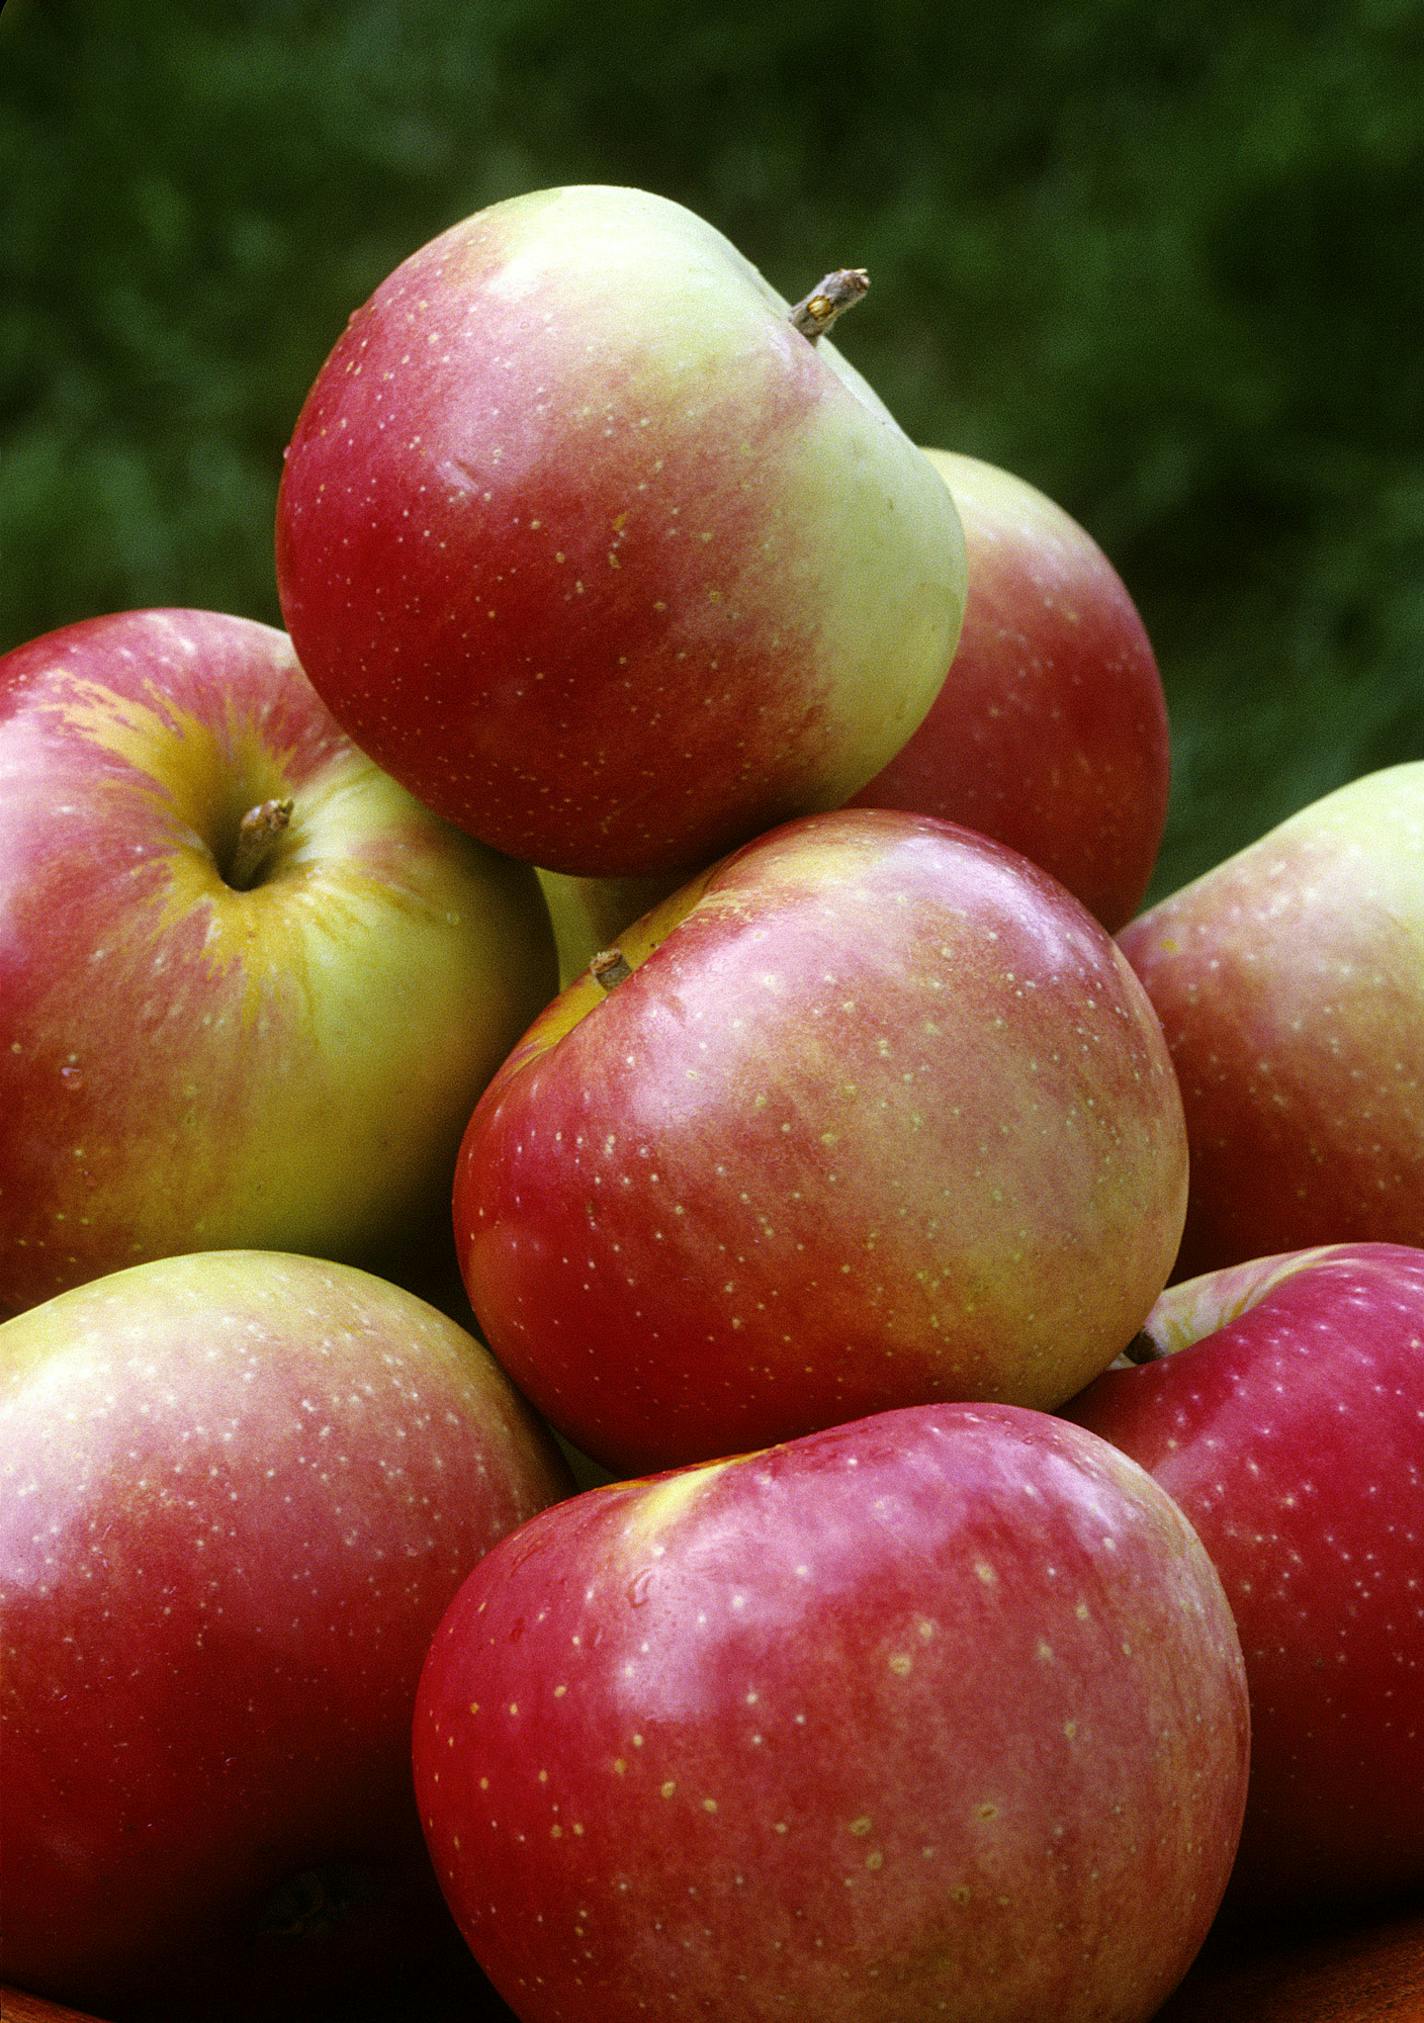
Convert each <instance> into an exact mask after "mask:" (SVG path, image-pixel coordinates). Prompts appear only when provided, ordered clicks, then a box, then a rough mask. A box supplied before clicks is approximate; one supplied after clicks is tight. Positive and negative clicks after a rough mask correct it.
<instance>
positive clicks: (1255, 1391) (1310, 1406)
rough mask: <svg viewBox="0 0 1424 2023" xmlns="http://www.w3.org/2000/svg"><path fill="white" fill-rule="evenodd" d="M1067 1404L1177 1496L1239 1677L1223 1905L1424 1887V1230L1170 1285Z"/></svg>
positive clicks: (1301, 1253) (1072, 1414)
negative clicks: (1248, 1739)
mask: <svg viewBox="0 0 1424 2023" xmlns="http://www.w3.org/2000/svg"><path fill="white" fill-rule="evenodd" d="M1145 1335H1146V1338H1147V1339H1146V1342H1145V1343H1144V1345H1143V1347H1142V1349H1139V1350H1138V1353H1148V1354H1150V1355H1151V1356H1152V1357H1153V1358H1154V1359H1153V1360H1148V1361H1146V1362H1144V1363H1143V1364H1142V1366H1141V1367H1138V1368H1131V1369H1121V1370H1119V1369H1113V1370H1109V1371H1108V1372H1107V1373H1106V1374H1105V1375H1104V1376H1102V1377H1100V1378H1099V1379H1098V1380H1097V1382H1096V1383H1094V1384H1092V1385H1090V1386H1089V1388H1088V1389H1087V1390H1086V1391H1084V1392H1083V1394H1082V1396H1081V1397H1080V1398H1077V1399H1075V1400H1074V1401H1073V1402H1072V1403H1071V1404H1070V1405H1069V1406H1067V1407H1066V1408H1065V1409H1066V1411H1067V1413H1068V1415H1069V1416H1070V1417H1071V1418H1073V1419H1075V1420H1076V1421H1077V1422H1078V1423H1079V1424H1081V1425H1084V1426H1089V1427H1091V1428H1092V1429H1093V1430H1094V1431H1095V1432H1097V1433H1100V1434H1102V1435H1103V1436H1104V1437H1105V1438H1107V1439H1109V1440H1111V1441H1112V1442H1113V1443H1114V1445H1116V1446H1118V1447H1121V1448H1122V1449H1123V1451H1124V1452H1125V1453H1127V1454H1130V1455H1132V1456H1133V1458H1134V1459H1135V1460H1137V1461H1140V1462H1141V1463H1142V1465H1143V1467H1144V1468H1147V1469H1149V1470H1150V1471H1151V1473H1152V1474H1153V1475H1154V1476H1155V1477H1156V1479H1157V1481H1158V1482H1160V1483H1161V1485H1162V1487H1163V1488H1164V1489H1165V1490H1167V1491H1168V1492H1169V1494H1170V1495H1172V1496H1173V1497H1174V1498H1175V1499H1176V1501H1177V1502H1178V1503H1179V1504H1180V1505H1181V1507H1182V1509H1183V1510H1184V1511H1185V1512H1186V1514H1187V1516H1188V1517H1189V1518H1190V1519H1191V1521H1192V1523H1193V1525H1194V1526H1195V1527H1196V1530H1197V1532H1198V1534H1199V1536H1200V1538H1201V1540H1202V1543H1203V1544H1204V1545H1205V1547H1206V1549H1207V1551H1208V1552H1209V1553H1210V1554H1211V1556H1212V1559H1213V1560H1214V1561H1215V1563H1216V1568H1217V1571H1218V1573H1219V1574H1220V1575H1221V1578H1222V1581H1223V1582H1224V1584H1225V1587H1226V1592H1227V1594H1228V1596H1229V1597H1230V1600H1231V1605H1232V1607H1233V1609H1234V1610H1235V1614H1236V1622H1237V1626H1238V1628H1239V1629H1240V1632H1241V1642H1242V1647H1243V1649H1244V1651H1245V1655H1246V1673H1247V1679H1248V1681H1249V1685H1250V1691H1251V1708H1252V1738H1253V1739H1252V1756H1251V1789H1250V1795H1249V1798H1248V1802H1247V1808H1246V1823H1245V1827H1244V1829H1243V1832H1242V1839H1241V1853H1240V1858H1239V1860H1238V1863H1237V1868H1236V1873H1235V1875H1234V1877H1233V1879H1232V1889H1231V1894H1232V1898H1233V1899H1234V1900H1235V1901H1237V1902H1238V1903H1239V1904H1246V1903H1250V1904H1252V1905H1259V1904H1262V1903H1266V1902H1271V1903H1274V1904H1276V1905H1282V1904H1288V1903H1294V1904H1299V1903H1301V1902H1303V1901H1306V1900H1309V1899H1312V1898H1315V1899H1325V1900H1329V1901H1330V1902H1332V1903H1333V1902H1336V1901H1338V1900H1341V1899H1348V1898H1350V1897H1354V1896H1359V1897H1371V1896H1372V1897H1385V1896H1389V1895H1391V1894H1393V1893H1407V1892H1412V1893H1413V1894H1414V1895H1416V1896H1418V1895H1420V1894H1424V1251H1421V1250H1414V1249H1410V1248H1406V1247H1405V1246H1402V1245H1395V1244H1369V1243H1362V1244H1334V1245H1329V1246H1326V1247H1324V1248H1320V1249H1314V1250H1305V1251H1299V1252H1295V1253H1293V1254H1290V1255H1287V1256H1285V1257H1269V1258H1262V1259H1257V1260H1255V1261H1253V1262H1252V1263H1250V1264H1247V1265H1238V1266H1235V1267H1232V1268H1228V1269H1225V1270H1221V1271H1215V1272H1208V1273H1207V1274H1206V1275H1205V1276H1204V1277H1201V1278H1197V1279H1192V1280H1190V1281H1189V1282H1187V1283H1186V1284H1183V1285H1176V1286H1173V1287H1172V1288H1171V1289H1170V1291H1168V1292H1166V1293H1164V1294H1163V1296H1162V1298H1161V1300H1160V1301H1159V1302H1158V1304H1157V1306H1156V1307H1155V1308H1154V1309H1153V1312H1152V1315H1151V1317H1150V1318H1149V1320H1148V1322H1147V1327H1146V1330H1145Z"/></svg>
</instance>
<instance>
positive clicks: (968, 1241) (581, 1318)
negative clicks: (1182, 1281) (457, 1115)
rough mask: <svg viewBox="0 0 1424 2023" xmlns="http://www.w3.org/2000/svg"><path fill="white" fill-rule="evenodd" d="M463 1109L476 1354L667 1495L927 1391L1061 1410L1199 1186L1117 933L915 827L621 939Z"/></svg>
mask: <svg viewBox="0 0 1424 2023" xmlns="http://www.w3.org/2000/svg"><path fill="white" fill-rule="evenodd" d="M620 946H621V948H622V950H623V953H624V954H625V956H627V957H628V958H629V960H630V962H631V963H632V966H633V967H632V974H631V975H630V976H629V977H627V978H626V980H625V981H623V982H622V983H619V984H618V985H617V986H616V987H615V988H614V989H613V990H612V991H611V992H610V993H608V994H607V995H605V994H604V993H603V992H602V991H601V990H600V988H599V986H598V984H597V983H596V982H594V981H592V980H591V979H588V978H585V979H583V980H581V981H580V982H579V983H577V984H575V985H574V986H573V987H572V988H571V989H570V990H569V991H568V992H567V993H565V995H564V996H563V997H562V998H560V999H558V1000H556V1001H555V1003H554V1004H553V1005H552V1006H551V1007H550V1008H549V1009H548V1011H546V1012H545V1013H544V1014H543V1015H542V1017H541V1018H540V1019H539V1020H538V1021H536V1023H535V1025H534V1026H533V1027H532V1028H531V1030H530V1032H529V1033H528V1034H527V1035H526V1037H525V1039H524V1040H523V1041H522V1042H521V1043H520V1045H519V1046H518V1047H516V1049H515V1050H514V1052H513V1054H512V1055H511V1056H510V1058H509V1059H508V1061H507V1062H506V1063H505V1065H504V1067H503V1068H502V1069H501V1070H500V1073H499V1075H498V1076H497V1077H496V1078H495V1080H494V1082H493V1083H492V1084H491V1086H490V1088H489V1090H488V1091H487V1092H486V1095H485V1097H484V1098H483V1099H482V1101H481V1103H480V1104H479V1106H478V1107H477V1108H476V1111H475V1114H474V1116H473V1118H472V1119H471V1123H470V1128H469V1130H468V1132H467V1134H466V1138H465V1144H464V1148H463V1150H462V1153H461V1158H460V1165H459V1169H458V1174H457V1180H456V1193H455V1230H456V1241H457V1245H458V1247H459V1249H460V1252H461V1258H462V1268H463V1269H464V1272H465V1277H466V1284H467V1286H468V1289H469V1291H470V1295H471V1300H472V1304H473V1305H474V1308H475V1311H476V1313H477V1314H478V1315H479V1316H480V1321H481V1325H482V1328H483V1329H484V1330H485V1331H486V1333H487V1337H488V1339H489V1340H490V1342H491V1344H492V1345H493V1346H494V1348H495V1351H496V1353H497V1354H498V1355H499V1356H500V1359H501V1361H502V1362H503V1363H504V1364H505V1367H506V1368H507V1369H509V1370H510V1372H511V1374H513V1375H514V1377H515V1380H516V1382H518V1383H519V1384H520V1385H521V1387H522V1388H524V1389H525V1391H526V1393H527V1394H528V1395H529V1396H531V1397H532V1398H533V1399H534V1400H535V1401H536V1403H538V1404H539V1406H540V1407H541V1409H543V1410H544V1411H545V1412H547V1413H548V1414H549V1416H550V1417H551V1418H552V1419H553V1421H554V1423H555V1424H556V1425H558V1426H559V1427H560V1429H561V1430H562V1431H564V1432H566V1433H567V1434H568V1435H569V1437H570V1438H571V1439H572V1440H573V1441H574V1442H575V1444H576V1445H578V1446H580V1447H582V1448H584V1449H585V1451H587V1452H590V1453H592V1454H595V1455H596V1456H598V1458H599V1459H601V1460H605V1461H608V1462H609V1463H610V1464H612V1465H615V1466H621V1467H648V1466H667V1465H671V1464H675V1463H678V1462H681V1461H687V1460H695V1459H699V1458H702V1457H705V1456H706V1455H708V1454H715V1453H719V1452H727V1451H728V1450H730V1449H733V1448H736V1447H744V1446H748V1445H754V1444H756V1443H758V1442H762V1441H765V1440H769V1439H775V1438H784V1437H787V1436H789V1435H792V1434H795V1433H798V1432H805V1431H809V1430H811V1428H812V1427H813V1426H814V1425H816V1424H821V1425H826V1424H831V1423H834V1422H836V1421H837V1420H842V1419H845V1418H848V1417H854V1416H858V1415H860V1414H862V1413H865V1412H869V1411H874V1410H878V1409H883V1408H885V1407H889V1406H893V1405H898V1404H905V1403H919V1402H922V1401H924V1400H926V1399H928V1398H932V1397H936V1396H947V1395H948V1396H960V1397H963V1396H966V1395H974V1396H997V1397H1007V1398H1010V1399H1011V1400H1012V1401H1014V1402H1018V1403H1032V1404H1040V1405H1052V1404H1055V1403H1058V1402H1060V1401H1061V1399H1062V1398H1064V1397H1066V1396H1069V1395H1071V1393H1072V1392H1073V1391H1074V1390H1075V1389H1076V1388H1078V1387H1079V1386H1080V1385H1081V1384H1082V1383H1083V1382H1085V1381H1087V1379H1088V1378H1089V1377H1090V1376H1092V1375H1094V1374H1096V1372H1097V1371H1098V1370H1099V1369H1102V1368H1103V1367H1105V1366H1106V1364H1107V1363H1108V1362H1109V1361H1111V1359H1112V1357H1113V1355H1114V1354H1116V1352H1117V1351H1118V1350H1119V1349H1120V1348H1121V1347H1122V1346H1123V1345H1124V1343H1125V1342H1127V1341H1128V1340H1129V1339H1130V1338H1131V1336H1132V1335H1133V1334H1134V1333H1135V1332H1136V1330H1137V1328H1138V1326H1139V1325H1140V1324H1141V1321H1142V1319H1143V1318H1144V1316H1145V1314H1146V1312H1147V1310H1148V1308H1149V1307H1150V1305H1151V1303H1152V1301H1153V1299H1154V1298H1155V1297H1156V1295H1157V1293H1158V1292H1159V1291H1160V1289H1161V1286H1162V1284H1163V1282H1164V1281H1165V1278H1166V1276H1167V1272H1168V1270H1169V1268H1170V1265H1171V1260H1172V1256H1173V1254H1174V1251H1175V1248H1176V1243H1177V1238H1178V1233H1179V1230H1180V1226H1181V1221H1180V1219H1181V1214H1182V1206H1183V1201H1184V1196H1185V1186H1186V1174H1185V1162H1184V1145H1183V1138H1182V1128H1181V1116H1180V1110H1179V1107H1178V1103H1177V1096H1176V1090H1175V1086H1174V1084H1173V1081H1172V1077H1171V1071H1170V1067H1169V1064H1168V1061H1167V1057H1166V1052H1165V1049H1164V1048H1163V1046H1162V1041H1161V1035H1160V1032H1159V1031H1158V1028H1157V1023H1156V1020H1155V1018H1154V1017H1153V1015H1152V1013H1151V1009H1150V1007H1149V1006H1148V1004H1147V1002H1146V1000H1145V998H1144V996H1143V995H1142V993H1141V991H1140V989H1139V987H1138V986H1137V984H1136V981H1135V979H1134V978H1133V977H1132V974H1131V972H1130V970H1129V969H1128V967H1127V965H1126V963H1125V962H1123V960H1122V958H1121V956H1120V955H1119V954H1118V952H1117V950H1116V949H1115V948H1114V946H1113V944H1112V942H1111V941H1110V939H1109V938H1108V936H1107V935H1106V934H1105V933H1104V932H1103V931H1102V929H1101V928H1099V927H1098V926H1097V924H1096V923H1095V922H1094V921H1093V920H1092V919H1091V918H1090V917H1089V916H1088V914H1087V913H1086V912H1085V911H1084V910H1083V909H1082V908H1081V907H1080V906H1079V905H1078V904H1077V903H1076V902H1075V901H1074V900H1072V899H1071V898H1070V897H1069V895H1068V894H1067V893H1066V892H1064V891H1063V890H1062V888H1061V887H1059V886H1058V885H1056V884H1055V883H1054V882H1053V881H1052V880H1050V879H1048V878H1047V877H1045V876H1044V875H1043V874H1042V873H1041V872H1039V871H1037V870H1035V869H1034V868H1033V867H1032V866H1030V865H1029V864H1028V863H1027V862H1026V860H1025V859H1023V858H1021V857H1019V856H1017V855H1016V853H1014V852H1011V851H1007V850H1004V849H1002V848H1001V847H1000V846H998V845H996V844H993V843H991V842H989V841H988V840H987V839H985V838H983V837H977V836H974V835H972V834H971V833H970V832H969V831H967V830H962V829H955V828H953V827H951V826H950V825H948V824H944V823H937V822H934V821H932V820H930V819H929V818H925V817H914V816H909V815H904V814H899V813H886V812H877V811H872V810H868V809H858V810H849V811H846V812H844V813H841V814H834V815H824V816H818V817H811V818H808V819H807V820H805V821H803V822H801V823H792V824H788V825H787V826H786V827H785V828H783V829H781V830H779V831H776V832H774V833H773V834H772V835H771V836H769V837H765V838H762V839H761V840H760V841H758V842H757V843H755V844H752V845H749V846H747V847H746V848H745V849H744V850H742V851H740V852H738V853H737V854H736V855H735V856H733V857H732V858H730V859H727V860H726V861H725V862H724V863H723V864H722V865H720V866H719V867H717V868H716V869H714V870H713V871H712V872H710V873H708V874H706V875H704V876H703V877H702V878H700V879H698V880H696V881H694V883H693V885H692V886H690V887H689V888H686V889H685V891H684V892H683V893H681V894H678V895H675V896H674V897H673V898H672V899H671V900H669V901H668V902H667V903H666V905H665V906H664V907H663V908H661V909H657V910H655V911H654V912H653V913H652V914H651V915H649V916H648V918H647V919H646V920H645V921H644V922H643V923H641V924H640V926H639V928H637V929H636V930H634V931H633V932H632V933H630V934H628V935H625V936H624V937H623V938H622V941H621V944H620Z"/></svg>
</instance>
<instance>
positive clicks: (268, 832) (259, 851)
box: [227, 800, 292, 892]
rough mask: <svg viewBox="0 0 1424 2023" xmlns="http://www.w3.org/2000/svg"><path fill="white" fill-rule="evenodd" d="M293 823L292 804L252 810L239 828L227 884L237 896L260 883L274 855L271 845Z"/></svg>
mask: <svg viewBox="0 0 1424 2023" xmlns="http://www.w3.org/2000/svg"><path fill="white" fill-rule="evenodd" d="M291 819H292V803H291V802H290V801H275V800H274V801H260V802H259V803H258V805H257V806H256V807H255V808H249V809H248V811H247V813H246V814H245V815H244V816H243V818H242V820H241V821H240V822H239V823H238V825H237V843H236V846H235V847H234V849H233V853H232V863H231V865H230V866H229V868H228V873H227V883H228V884H229V885H230V886H231V887H232V889H233V891H234V892H247V891H250V890H251V888H252V887H253V886H254V885H255V884H256V883H257V881H258V879H259V878H260V877H261V875H262V872H263V870H264V868H265V866H266V864H267V861H268V859H269V858H270V856H271V854H272V845H273V844H274V843H275V842H276V840H277V838H278V837H279V836H280V835H281V834H282V832H283V830H284V829H285V828H286V826H287V824H288V823H289V822H290V821H291Z"/></svg>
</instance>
